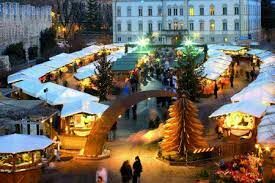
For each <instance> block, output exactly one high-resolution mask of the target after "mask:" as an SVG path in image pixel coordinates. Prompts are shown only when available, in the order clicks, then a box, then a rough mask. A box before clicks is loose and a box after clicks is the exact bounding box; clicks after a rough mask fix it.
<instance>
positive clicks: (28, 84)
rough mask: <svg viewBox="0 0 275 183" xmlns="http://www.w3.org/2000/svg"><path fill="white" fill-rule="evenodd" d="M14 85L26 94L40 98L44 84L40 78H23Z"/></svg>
mask: <svg viewBox="0 0 275 183" xmlns="http://www.w3.org/2000/svg"><path fill="white" fill-rule="evenodd" d="M13 86H15V87H16V88H20V89H21V90H22V91H23V92H24V93H25V94H28V95H30V96H32V97H35V98H38V97H39V96H40V94H41V92H42V91H43V89H44V88H43V84H42V83H40V82H39V81H38V80H37V81H35V80H23V81H20V82H17V83H14V84H13Z"/></svg>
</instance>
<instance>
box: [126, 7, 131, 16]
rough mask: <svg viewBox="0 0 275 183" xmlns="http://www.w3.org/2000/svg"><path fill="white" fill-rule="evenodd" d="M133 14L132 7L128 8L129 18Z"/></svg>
mask: <svg viewBox="0 0 275 183" xmlns="http://www.w3.org/2000/svg"><path fill="white" fill-rule="evenodd" d="M131 14H132V12H131V7H128V8H127V16H128V17H130V16H131Z"/></svg>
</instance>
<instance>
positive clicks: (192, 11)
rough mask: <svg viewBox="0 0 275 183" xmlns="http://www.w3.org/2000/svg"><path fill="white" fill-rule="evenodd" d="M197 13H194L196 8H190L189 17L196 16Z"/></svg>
mask: <svg viewBox="0 0 275 183" xmlns="http://www.w3.org/2000/svg"><path fill="white" fill-rule="evenodd" d="M194 14H195V12H194V7H193V6H192V7H189V16H194Z"/></svg>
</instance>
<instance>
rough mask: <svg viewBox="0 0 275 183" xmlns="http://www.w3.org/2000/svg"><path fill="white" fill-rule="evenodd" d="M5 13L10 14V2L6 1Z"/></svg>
mask: <svg viewBox="0 0 275 183" xmlns="http://www.w3.org/2000/svg"><path fill="white" fill-rule="evenodd" d="M7 15H8V16H10V3H7Z"/></svg>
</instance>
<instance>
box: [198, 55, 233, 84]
mask: <svg viewBox="0 0 275 183" xmlns="http://www.w3.org/2000/svg"><path fill="white" fill-rule="evenodd" d="M216 52H217V51H216ZM222 54H223V55H218V56H216V57H210V58H209V59H208V60H207V61H206V62H205V63H204V64H203V77H205V78H207V79H210V80H216V79H217V78H219V77H220V75H222V74H223V73H224V72H225V71H226V69H227V68H228V67H229V65H230V63H231V62H232V58H231V57H230V56H228V55H225V54H224V53H222Z"/></svg>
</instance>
